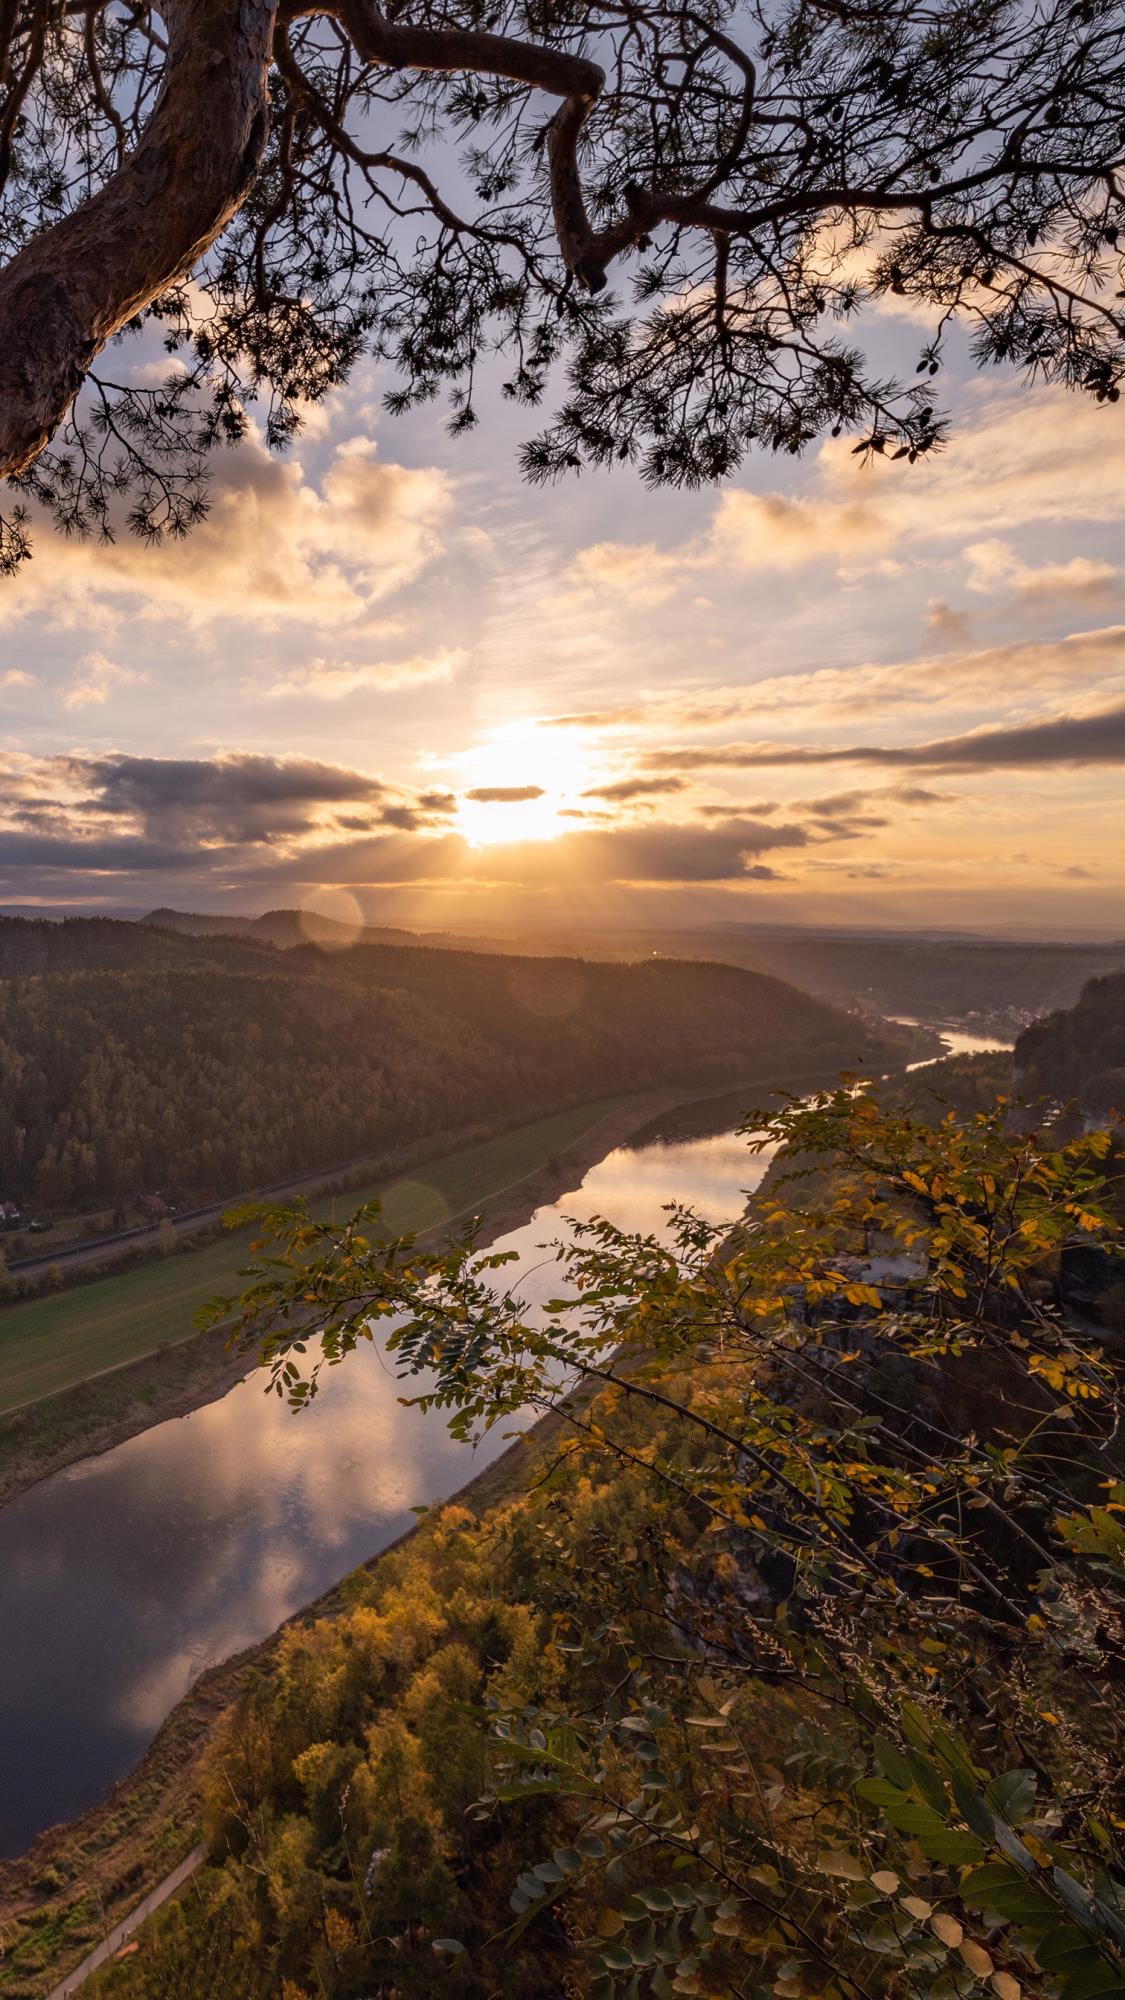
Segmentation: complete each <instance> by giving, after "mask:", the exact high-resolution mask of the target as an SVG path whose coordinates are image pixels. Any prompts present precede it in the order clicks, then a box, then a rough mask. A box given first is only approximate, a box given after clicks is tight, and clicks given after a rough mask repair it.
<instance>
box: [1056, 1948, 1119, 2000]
mask: <svg viewBox="0 0 1125 2000" xmlns="http://www.w3.org/2000/svg"><path fill="white" fill-rule="evenodd" d="M1122 1994H1125V1978H1123V1977H1122V1974H1121V1973H1120V1972H1119V1971H1118V1970H1117V1968H1116V1966H1112V1965H1111V1964H1110V1963H1109V1960H1108V1959H1106V1958H1101V1957H1100V1956H1099V1957H1098V1959H1097V1963H1096V1964H1095V1965H1088V1966H1083V1967H1081V1968H1080V1969H1079V1970H1077V1971H1075V1972H1071V1973H1069V1974H1068V1975H1067V1977H1066V1979H1064V1981H1063V1989H1062V1994H1061V1996H1060V2000H1119V1996H1120V1995H1122Z"/></svg>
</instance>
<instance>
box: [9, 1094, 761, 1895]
mask: <svg viewBox="0 0 1125 2000" xmlns="http://www.w3.org/2000/svg"><path fill="white" fill-rule="evenodd" d="M740 1104H741V1099H740V1100H738V1101H736V1102H734V1101H730V1100H726V1099H716V1100H713V1101H712V1102H711V1103H709V1104H707V1105H703V1106H699V1107H694V1108H693V1116H692V1117H690V1118H689V1119H688V1120H687V1136H683V1134H684V1131H685V1122H684V1114H683V1113H682V1112H681V1113H678V1114H674V1117H675V1120H676V1122H674V1123H673V1124H670V1125H669V1126H668V1127H667V1128H666V1131H664V1130H663V1129H662V1128H661V1126H660V1125H659V1124H658V1125H656V1126H654V1127H652V1128H650V1130H649V1132H648V1133H646V1134H645V1135H643V1136H644V1139H645V1142H646V1143H643V1144H641V1143H638V1142H634V1144H632V1145H629V1146H621V1147H618V1148H616V1149H615V1150H614V1151H613V1152H611V1153H609V1154H607V1155H606V1157H605V1158H604V1159H602V1160H601V1161H600V1162H599V1163H598V1164H597V1165H596V1166H595V1167H593V1168H592V1169H591V1170H590V1171H589V1172H588V1173H587V1174H586V1176H585V1178H584V1180H583V1181H582V1182H581V1185H580V1186H579V1187H577V1188H576V1189H575V1190H574V1191H572V1192H571V1193H569V1194H566V1195H564V1196H563V1197H562V1198H561V1200H560V1201H559V1202H557V1203H555V1204H554V1205H552V1206H551V1207H547V1208H542V1209H540V1210H539V1211H538V1212H537V1213H536V1215H535V1216H534V1217H533V1218H532V1220H531V1222H530V1223H528V1224H527V1225H526V1226H525V1227H523V1228H522V1229H517V1230H513V1231H511V1232H510V1233H509V1234H507V1235H506V1236H503V1237H501V1238H499V1239H498V1241H497V1244H496V1246H495V1247H496V1248H498V1249H507V1250H515V1251H516V1252H517V1253H518V1257H519V1264H518V1266H517V1265H513V1266H511V1267H509V1271H508V1272H506V1273H505V1279H506V1282H509V1283H513V1282H514V1283H516V1284H517V1285H518V1288H519V1289H520V1291H521V1292H522V1293H523V1295H524V1296H525V1297H526V1298H528V1299H529V1300H530V1301H532V1302H533V1303H534V1302H536V1301H542V1300H543V1299H545V1298H548V1297H550V1296H551V1293H552V1291H553V1290H557V1287H558V1273H557V1269H556V1267H555V1266H554V1265H553V1263H551V1262H547V1263H544V1262H543V1258H542V1250H541V1247H540V1246H542V1245H543V1244H544V1243H545V1242H549V1241H550V1240H551V1239H552V1238H554V1237H555V1236H557V1235H559V1234H561V1233H562V1230H563V1217H564V1215H566V1214H571V1215H578V1216H589V1215H593V1214H595V1213H602V1214H605V1215H608V1216H610V1217H612V1219H613V1220H614V1221H616V1222H619V1223H620V1224H621V1225H622V1226H623V1227H626V1228H629V1229H637V1230H654V1229H657V1228H659V1227H660V1226H661V1224H662V1222H663V1217H662V1215H661V1207H662V1204H663V1203H665V1202H668V1201H671V1200H672V1199H673V1198H675V1199H678V1200H683V1201H686V1202H689V1203H691V1204H692V1205H693V1206H695V1207H696V1208H698V1209H699V1210H700V1211H701V1213H702V1214H704V1215H706V1216H707V1217H708V1218H710V1219H711V1220H713V1221H716V1222H719V1221H725V1220H728V1219H732V1218H734V1217H736V1216H737V1215H738V1214H739V1213H740V1212H741V1209H742V1207H743V1196H744V1193H745V1192H746V1191H747V1190H749V1189H750V1188H752V1187H754V1186H755V1185H756V1184H757V1182H758V1181H759V1180H760V1178H761V1176H762V1174H763V1173H764V1171H765V1166H766V1162H765V1160H764V1159H763V1158H760V1157H757V1158H755V1157H752V1156H751V1155H750V1154H749V1153H748V1152H747V1150H746V1146H745V1143H744V1142H742V1141H740V1140H738V1139H737V1138H736V1137H735V1136H734V1133H733V1131H732V1129H731V1127H732V1126H733V1124H734V1123H735V1122H736V1120H737V1116H738V1109H739V1105H740ZM742 1108H745V1107H744V1105H743V1106H742ZM669 1133H674V1134H675V1136H674V1137H670V1136H668V1134H669ZM512 1273H518V1274H519V1275H518V1276H517V1277H515V1278H513V1277H512V1275H511V1274H512ZM262 1380H263V1378H262V1377H260V1376H250V1377H248V1378H247V1379H246V1380H245V1381H243V1382H241V1383H239V1384H238V1386H237V1387H236V1388H234V1389H232V1390H231V1391H230V1392H229V1394H228V1395H226V1396H223V1397H222V1398H221V1399H220V1400H219V1401H217V1402H214V1403H210V1404H207V1405H206V1406H205V1407H204V1408H203V1409H199V1410H195V1411H193V1412H192V1414H191V1415H190V1416H186V1417H177V1418H173V1419H172V1420H171V1421H169V1422H166V1423H161V1424H157V1425H155V1426H154V1427H153V1428H152V1429H151V1430H148V1431H144V1432H142V1433H141V1435H139V1436H138V1437H134V1438H130V1439H129V1440H128V1441H127V1442H126V1443H124V1444H121V1445H118V1446H117V1447H116V1449H115V1450H113V1451H109V1452H106V1453H105V1454H104V1455H103V1456H101V1457H99V1458H90V1459H86V1460H84V1461H82V1462H81V1463H80V1464H78V1465H74V1466H71V1467H69V1468H67V1470H66V1471H64V1472H60V1473H57V1474H56V1475H55V1476H54V1477H52V1478H50V1479H47V1480H44V1481H43V1482H42V1483H41V1484H40V1485H38V1486H35V1487H32V1488H31V1490H30V1491H29V1492H27V1493H25V1494H23V1495H22V1497H21V1498H19V1499H17V1500H14V1501H13V1502H12V1503H11V1504H10V1505H9V1506H8V1507H6V1508H4V1509H3V1511H2V1512H0V1578H2V1585H0V1631H2V1633H3V1642H2V1645H0V1855H4V1856H7V1855H12V1854H18V1853H21V1852H22V1851H23V1849H24V1848H25V1847H26V1846H27V1845H28V1843H29V1842H30V1841H31V1840H32V1839H34V1837H35V1835H36V1834H37V1833H39V1832H40V1831H41V1830H42V1829H43V1828H44V1827H46V1826H50V1825H53V1824H54V1823H55V1822H56V1821H58V1820H62V1819H70V1818H72V1817H73V1816H74V1815H75V1814H77V1813H80V1812H82V1811H83V1810H84V1809H85V1808H86V1807H87V1806H89V1805H91V1804H93V1803H94V1801H95V1800H97V1799H98V1798H100V1797H101V1795H102V1794H103V1793H104V1792H105V1791H106V1790H107V1788H108V1787H109V1786H110V1785H111V1784H112V1783H113V1782H114V1780H115V1779H117V1778H120V1777H122V1776H124V1774H125V1773H126V1772H127V1771H129V1770H130V1769H131V1768H132V1766H133V1765H134V1764H135V1763H136V1761H137V1759H138V1758H139V1757H140V1756H141V1754H142V1753H143V1751H144V1750H145V1749H146V1748H147V1746H148V1744H149V1742H150V1741H151V1740H152V1737H153V1735H154V1734H155V1732H156V1730H157V1729H158V1727H159V1725H160V1723H161V1722H162V1721H163V1720H164V1717H165V1716H166V1715H167V1714H168V1712H169V1710H170V1709H172V1708H173V1707H174V1706H175V1704H176V1702H177V1701H179V1699H180V1697H181V1696H182V1695H183V1694H184V1693H185V1692H186V1691H187V1689H188V1687H189V1686H190V1685H191V1683H192V1681H193V1680H194V1679H195V1678H196V1677H197V1675H198V1674H200V1673H201V1672H202V1671H203V1670H204V1668H206V1667H209V1666H212V1665H214V1664H215V1663H216V1662H218V1661H220V1660H223V1659H226V1658H227V1657H228V1656H229V1655H230V1654H232V1653H235V1652H238V1651H239V1650H240V1649H241V1648H242V1647H244V1646H248V1645H250V1644H251V1643H252V1642H253V1641H255V1640H258V1639H261V1638H264V1637H265V1636H266V1635H267V1634H268V1633H270V1632H272V1631H273V1630H274V1629H275V1627H276V1626H277V1625H279V1624H280V1623H281V1621H282V1620H283V1619H285V1618H287V1617H288V1616H289V1615H290V1613H291V1612H293V1611H296V1610H297V1609H298V1608H299V1607H300V1606H301V1605H302V1604H307V1603H308V1602H309V1601H310V1600H311V1599H312V1598H315V1597H317V1596H319V1595H320V1593H321V1592H322V1591H324V1590H326V1589H327V1588H328V1587H329V1586H330V1585H331V1584H333V1583H334V1582H336V1581H337V1579H338V1578H340V1577H341V1576H343V1575H345V1574H346V1573H347V1571H348V1570H350V1569H353V1568H354V1567H355V1566H356V1565H357V1564H358V1563H360V1562H362V1561H364V1560H365V1559H366V1558H367V1557H369V1556H371V1555H373V1554H375V1553H377V1551H378V1550H379V1549H381V1548H384V1547H385V1546H386V1545H387V1544H388V1543H389V1542H392V1541H394V1540H395V1538H396V1537H397V1536H398V1535H400V1534H401V1533H402V1532H403V1530H404V1529H405V1528H407V1527H409V1526H410V1525H411V1522H412V1519H413V1516H412V1514H411V1512H410V1509H411V1507H412V1506H415V1505H417V1504H418V1503H420V1502H426V1501H432V1500H435V1499H441V1498H444V1497H446V1496H448V1495H449V1494H451V1493H453V1492H455V1491H456V1489H457V1488H458V1487H459V1486H461V1485H463V1484H464V1483H465V1481H466V1480H467V1479H469V1478H471V1477H472V1475H473V1473H474V1472H476V1471H479V1470H480V1468H481V1466H482V1465H484V1464H486V1463H487V1462H488V1460H489V1458H491V1457H494V1456H495V1455H496V1454H497V1453H498V1452H500V1451H501V1450H503V1449H504V1444H505V1440H504V1439H503V1437H501V1436H500V1435H499V1431H498V1432H497V1433H496V1434H494V1436H493V1437H492V1438H491V1439H489V1440H487V1441H486V1442H485V1443H484V1444H483V1445H482V1446H481V1447H480V1448H479V1449H478V1450H477V1451H476V1452H475V1453H474V1452H473V1451H471V1450H470V1449H469V1448H468V1447H467V1446H464V1445H456V1444H454V1443H453V1442H452V1441H451V1440H450V1438H449V1436H448V1434H447V1432H446V1429H445V1422H444V1419H443V1417H442V1416H441V1415H440V1413H433V1414H431V1415H430V1416H428V1417H423V1416H421V1415H420V1414H419V1412H418V1411H416V1410H405V1409H403V1408H402V1406H401V1404H400V1403H399V1401H398V1396H399V1393H400V1387H401V1385H400V1384H399V1382H398V1381H397V1379H396V1377H395V1376H394V1375H393V1374H392V1373H391V1372H390V1370H389V1369H388V1368H387V1366H386V1363H385V1362H384V1361H383V1360H381V1358H380V1356H379V1354H378V1352H377V1351H376V1350H375V1349H374V1348H370V1349H369V1348H364V1350H363V1351H362V1352H360V1353H357V1354H356V1355H354V1356H353V1357H352V1358H351V1359H349V1360H348V1361H347V1362H346V1363H345V1364H344V1365H343V1366H342V1367H340V1368H339V1369H335V1370H332V1371H331V1372H330V1373H326V1375H325V1377H324V1386H323V1388H322V1390H321V1392H320V1394H319V1395H318V1396H317V1397H316V1399H315V1400H314V1402H313V1403H312V1405H311V1406H310V1407H309V1408H308V1409H307V1410H306V1411H304V1412H302V1413H301V1414H300V1415H299V1416H294V1415H293V1414H292V1413H291V1412H290V1411H289V1410H288V1409H287V1408H286V1407H285V1406H283V1405H282V1404H281V1403H279V1402H278V1401H277V1399H276V1398H274V1397H271V1396H267V1395H265V1394H264V1393H263V1389H262Z"/></svg>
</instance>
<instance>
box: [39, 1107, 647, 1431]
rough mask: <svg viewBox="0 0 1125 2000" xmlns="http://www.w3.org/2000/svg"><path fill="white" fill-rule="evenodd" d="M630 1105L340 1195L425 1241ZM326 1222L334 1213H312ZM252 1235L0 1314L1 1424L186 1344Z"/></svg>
mask: <svg viewBox="0 0 1125 2000" xmlns="http://www.w3.org/2000/svg"><path fill="white" fill-rule="evenodd" d="M627 1101H628V1100H627V1099H625V1098H623V1097H612V1098H602V1099H599V1100H598V1101H596V1102H594V1103H591V1104H581V1105H577V1106H575V1107H574V1108H573V1109H572V1110H569V1111H558V1112H555V1113H554V1114H553V1115H552V1116H551V1117H550V1118H541V1119H539V1120H537V1121H536V1123H535V1124H533V1125H521V1126H519V1127H518V1128H517V1129H516V1130H515V1131H512V1132H505V1133H502V1134H501V1136H500V1137H499V1138H497V1139H488V1140H486V1141H484V1142H483V1143H482V1144H480V1145H477V1146H467V1147H465V1148H464V1149H463V1150H462V1151H461V1152H456V1153H447V1154H445V1155H444V1156H443V1157H442V1158H440V1159H437V1160H434V1161H432V1162H431V1163H430V1164H429V1165H427V1166H424V1167H419V1168H417V1169H416V1170H415V1171H414V1172H413V1173H412V1174H411V1175H410V1176H408V1177H404V1178H402V1179H399V1180H395V1181H392V1182H390V1183H389V1185H388V1184H385V1185H382V1186H377V1187H371V1188H367V1189H363V1188H361V1189H359V1190H357V1191H356V1192H354V1193H348V1194H346V1195H338V1196H337V1197H336V1200H335V1207H336V1210H337V1212H338V1213H341V1214H347V1213H350V1212H351V1210H353V1209H355V1208H358V1206H359V1204H360V1202H361V1201H364V1200H367V1199H369V1198H370V1197H371V1196H372V1195H375V1194H378V1195H381V1197H382V1199H383V1204H384V1213H385V1217H386V1223H387V1227H388V1228H389V1229H391V1230H394V1231H396V1232H398V1231H407V1230H414V1231H418V1232H420V1231H422V1230H425V1229H434V1228H438V1227H440V1225H441V1224H442V1223H443V1222H448V1221H451V1220H452V1219H453V1218H454V1217H457V1216H460V1215H463V1214H464V1213H465V1212H466V1211H471V1210H472V1209H474V1208H476V1207H478V1206H479V1205H480V1204H481V1203H482V1202H484V1201H486V1200H488V1199H489V1198H490V1197H492V1196H493V1195H497V1194H500V1193H501V1192H502V1191H503V1190H504V1189H505V1188H509V1187H511V1186H513V1185H514V1184H516V1183H518V1182H519V1181H521V1180H525V1179H526V1178H527V1176H528V1175H529V1174H532V1173H534V1172H535V1171H536V1169H537V1168H539V1167H541V1166H542V1165H543V1163H544V1162H545V1161H546V1160H548V1159H550V1158H551V1156H552V1155H553V1154H555V1153H559V1152H562V1151H563V1150H564V1148H565V1147H567V1146H569V1145H571V1144H573V1142H574V1141H575V1140H576V1139H578V1138H580V1137H581V1135H582V1134H583V1133H584V1132H587V1131H589V1129H590V1127H591V1126H592V1125H595V1124H597V1122H598V1121H599V1119H601V1118H604V1117H605V1116H606V1114H607V1113H608V1112H610V1111H612V1110H613V1109H614V1108H615V1107H616V1106H617V1105H620V1104H623V1103H625V1102H627ZM313 1206H314V1209H315V1211H316V1212H317V1213H318V1214H328V1213H330V1212H331V1209H332V1206H333V1204H332V1203H314V1204H313ZM248 1241H249V1235H248V1233H247V1232H245V1231H240V1232H238V1233H232V1234H230V1235H228V1236H225V1237H223V1238H222V1239H221V1240H220V1241H218V1242H216V1243H209V1244H206V1245H205V1246H204V1247H203V1248H202V1249H199V1250H193V1251H190V1252H183V1253H180V1254H178V1255H173V1256H171V1257H167V1258H163V1259H156V1260H154V1261H153V1262H151V1263H147V1264H140V1265H136V1266H134V1268H133V1269H131V1270H129V1271H125V1272H122V1273H121V1275H120V1276H119V1277H113V1278H101V1279H98V1280H97V1281H95V1282H94V1283H92V1284H89V1285H78V1286H76V1287H75V1288H74V1289H73V1290H72V1291H63V1292H59V1293H56V1294H55V1295H54V1296H52V1297H50V1298H43V1299H34V1300H32V1301H30V1302H29V1303H28V1304H26V1305H19V1306H9V1307H7V1308H5V1309H4V1310H3V1312H0V1414H3V1413H4V1412H5V1411H10V1410H15V1409H18V1408H20V1407H21V1406H22V1405H25V1404H28V1403H33V1402H37V1401H38V1400H39V1398H40V1397H43V1396H53V1395H57V1394H58V1392H59V1391H60V1390H63V1389H69V1388H72V1387H73V1386H74V1384H75V1383H76V1382H84V1381H86V1380H88V1379H89V1378H90V1377H91V1376H93V1375H97V1374H98V1373H100V1372H101V1371H103V1370H105V1369H109V1368H118V1367H120V1366H121V1365H122V1364H123V1363H124V1362H128V1361H136V1360H139V1359H140V1358H141V1356H142V1355H146V1354H152V1353H154V1352H155V1351H156V1349H158V1348H161V1347H167V1346H169V1345H171V1344H173V1343H174V1342H176V1341H181V1340H186V1339H187V1338H188V1337H189V1336H190V1335H191V1333H192V1330H193V1320H194V1316H195V1313H196V1312H197V1311H198V1309H199V1307H200V1306H201V1305H202V1304H203V1302H204V1300H205V1299H208V1298H210V1297H211V1296H212V1294H213V1293H215V1292H229V1291H235V1290H237V1288H238V1271H239V1267H240V1266H241V1265H242V1264H243V1263H244V1262H245V1259H246V1246H247V1243H248Z"/></svg>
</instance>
